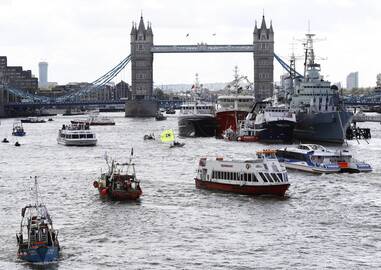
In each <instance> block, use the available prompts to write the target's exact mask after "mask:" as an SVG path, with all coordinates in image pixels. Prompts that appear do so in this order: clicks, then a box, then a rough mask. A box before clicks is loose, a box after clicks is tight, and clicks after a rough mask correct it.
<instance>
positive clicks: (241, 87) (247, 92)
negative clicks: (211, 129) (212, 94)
mask: <svg viewBox="0 0 381 270" xmlns="http://www.w3.org/2000/svg"><path fill="white" fill-rule="evenodd" d="M243 81H245V84H244V83H243ZM252 86H253V84H252V83H251V82H249V81H248V79H247V77H246V76H239V75H238V68H237V67H235V69H234V80H233V81H232V82H231V83H229V84H228V85H227V86H226V88H225V90H227V92H229V93H230V94H228V95H223V96H219V97H218V99H217V111H216V119H217V123H218V128H217V132H216V137H220V138H221V137H222V135H223V133H224V131H225V130H227V129H229V128H230V129H232V130H233V131H234V132H237V130H238V128H239V124H240V123H241V122H242V121H244V120H245V118H246V116H247V114H248V113H249V112H250V111H251V108H252V107H253V106H254V96H253V91H252V88H253V87H252Z"/></svg>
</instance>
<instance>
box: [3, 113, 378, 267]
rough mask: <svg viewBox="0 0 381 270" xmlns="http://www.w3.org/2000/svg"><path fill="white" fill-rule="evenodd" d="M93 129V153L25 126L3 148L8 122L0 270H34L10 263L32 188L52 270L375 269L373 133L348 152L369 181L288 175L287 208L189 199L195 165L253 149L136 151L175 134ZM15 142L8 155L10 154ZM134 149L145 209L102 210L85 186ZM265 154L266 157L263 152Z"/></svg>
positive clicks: (209, 146) (172, 122)
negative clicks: (40, 202) (55, 241)
mask: <svg viewBox="0 0 381 270" xmlns="http://www.w3.org/2000/svg"><path fill="white" fill-rule="evenodd" d="M108 115H110V116H113V117H115V120H116V126H106V127H93V129H94V130H95V131H96V133H97V136H98V146H96V147H92V148H86V147H84V148H77V147H65V146H62V145H58V144H57V142H56V137H57V132H58V129H59V127H60V126H62V124H64V123H68V121H69V120H70V119H71V118H70V117H63V116H59V117H56V118H54V122H47V123H45V124H24V128H25V130H26V132H27V136H25V137H23V138H19V141H20V143H21V144H22V146H21V147H18V148H17V147H15V146H13V143H14V142H15V139H16V138H15V137H12V136H11V135H10V134H11V129H12V123H13V119H7V120H2V122H1V125H0V138H2V137H4V136H6V137H8V138H9V139H10V141H11V143H10V144H0V192H1V193H0V194H1V196H0V208H1V211H0V214H1V217H0V243H1V245H0V268H1V269H29V268H34V266H31V265H29V264H27V263H24V262H21V261H19V260H17V258H16V251H17V246H16V239H15V233H16V231H17V230H18V229H19V222H20V211H21V208H22V207H23V206H24V205H25V204H27V203H29V201H30V194H29V193H28V191H27V190H28V188H29V187H31V186H32V180H30V179H29V177H30V176H34V175H37V176H39V183H40V189H41V193H42V194H41V195H42V197H43V199H44V201H45V203H46V204H47V207H48V209H49V211H50V214H51V215H52V217H53V220H54V225H55V228H56V229H58V230H59V240H60V244H61V247H62V249H61V257H60V260H59V262H58V263H57V264H54V265H52V266H50V267H52V268H57V269H79V268H81V269H101V268H106V267H107V268H114V269H121V268H123V269H247V268H269V269H278V268H288V269H292V268H299V269H320V268H336V269H343V268H348V269H366V268H368V269H376V268H381V177H380V176H381V162H380V160H379V159H380V157H381V127H380V125H379V124H372V125H370V126H372V128H373V136H374V138H373V139H372V140H371V141H370V144H366V143H365V142H361V144H357V142H350V143H349V146H348V149H349V150H350V151H352V152H353V154H354V155H355V156H357V157H358V158H360V159H366V160H367V161H368V162H370V163H371V164H372V165H373V167H374V172H373V173H371V174H356V175H349V174H341V175H322V176H313V175H306V174H303V173H298V172H290V173H289V179H290V182H291V187H290V190H289V191H288V192H287V196H286V197H285V198H268V197H267V198H266V197H249V196H243V195H242V196H240V195H233V194H227V193H217V192H209V191H204V190H197V189H195V186H194V181H193V178H194V176H195V170H196V165H197V160H198V158H199V157H200V156H204V155H210V156H215V155H216V154H223V155H224V156H225V157H231V158H239V159H245V158H249V157H252V156H253V155H254V153H255V151H256V150H257V149H261V148H264V147H270V146H266V145H261V144H256V143H252V144H245V143H228V142H224V141H222V140H215V139H214V138H206V139H205V138H200V139H184V140H183V141H185V143H186V146H185V147H184V148H179V149H169V147H168V145H165V144H162V143H159V142H153V141H148V142H147V141H146V142H145V141H143V139H142V138H143V135H144V134H146V133H149V132H155V134H156V135H159V133H160V131H162V130H163V129H167V128H174V129H175V130H176V128H177V121H176V118H175V117H170V118H169V119H168V120H167V121H162V122H156V121H155V120H154V119H129V118H124V117H123V115H122V113H117V114H108ZM12 142H13V143H12ZM132 146H133V147H134V154H135V161H136V164H137V165H136V169H137V174H138V177H140V179H141V181H142V184H141V186H142V189H143V192H144V194H143V197H142V199H141V201H140V202H138V203H118V202H103V201H101V200H100V199H99V196H98V192H97V190H96V189H94V188H93V187H92V182H93V181H94V179H95V178H96V177H97V176H98V175H99V174H100V168H105V162H104V159H103V156H104V153H105V152H106V151H107V153H108V154H109V155H110V156H112V157H115V158H116V159H117V160H126V159H127V158H128V156H129V153H130V148H131V147H132ZM271 147H274V146H271Z"/></svg>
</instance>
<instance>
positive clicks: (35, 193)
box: [30, 176, 39, 205]
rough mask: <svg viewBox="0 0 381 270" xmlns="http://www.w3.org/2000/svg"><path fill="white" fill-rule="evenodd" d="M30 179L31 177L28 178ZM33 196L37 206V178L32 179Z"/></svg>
mask: <svg viewBox="0 0 381 270" xmlns="http://www.w3.org/2000/svg"><path fill="white" fill-rule="evenodd" d="M30 178H32V176H31V177H30ZM34 196H35V199H36V205H39V203H38V183H37V176H35V177H34Z"/></svg>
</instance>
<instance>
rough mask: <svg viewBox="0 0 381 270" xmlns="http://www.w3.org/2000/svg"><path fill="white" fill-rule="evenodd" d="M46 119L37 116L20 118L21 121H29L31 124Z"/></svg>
mask: <svg viewBox="0 0 381 270" xmlns="http://www.w3.org/2000/svg"><path fill="white" fill-rule="evenodd" d="M45 122H46V120H44V119H41V118H38V117H28V118H25V119H21V123H31V124H36V123H45Z"/></svg>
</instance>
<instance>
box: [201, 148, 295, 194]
mask: <svg viewBox="0 0 381 270" xmlns="http://www.w3.org/2000/svg"><path fill="white" fill-rule="evenodd" d="M195 184H196V187H197V188H201V189H209V190H218V191H226V192H232V193H239V194H246V195H277V196H284V194H285V192H286V191H287V189H288V188H289V186H290V183H289V182H288V175H287V171H286V167H285V166H284V165H283V164H281V163H279V162H278V160H277V158H276V156H275V151H274V150H262V151H257V152H256V158H255V159H252V160H225V159H224V158H223V157H217V158H215V159H209V158H201V159H200V161H199V165H198V169H197V176H196V178H195Z"/></svg>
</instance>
